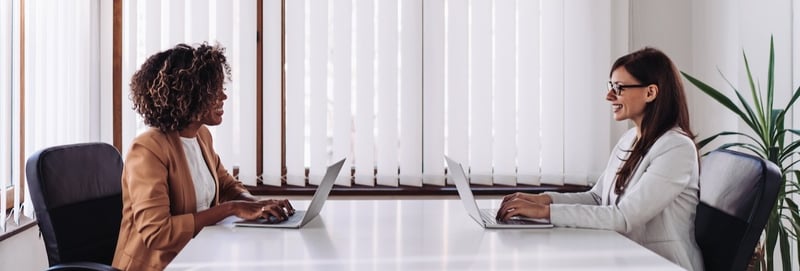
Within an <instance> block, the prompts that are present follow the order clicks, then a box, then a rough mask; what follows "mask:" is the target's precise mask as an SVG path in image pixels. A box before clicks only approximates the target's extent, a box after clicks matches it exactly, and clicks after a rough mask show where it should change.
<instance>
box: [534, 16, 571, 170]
mask: <svg viewBox="0 0 800 271" xmlns="http://www.w3.org/2000/svg"><path fill="white" fill-rule="evenodd" d="M541 5H542V10H547V11H548V12H541V22H542V25H541V37H540V39H541V40H547V41H548V42H543V43H541V46H542V47H541V52H542V54H541V59H540V60H541V62H540V63H541V64H540V66H541V67H547V68H546V69H541V70H540V74H541V82H542V83H541V84H542V92H541V96H540V97H541V99H542V103H541V111H540V112H541V114H543V116H542V117H541V125H542V127H541V135H542V137H541V141H542V142H546V144H542V151H541V157H546V159H542V160H541V170H542V179H541V183H546V184H554V185H561V184H563V183H564V180H563V175H564V119H563V114H561V112H562V111H563V110H564V108H566V107H565V103H564V92H563V89H564V59H563V56H564V24H563V22H564V18H563V17H564V3H563V2H561V1H544V2H542V4H541Z"/></svg>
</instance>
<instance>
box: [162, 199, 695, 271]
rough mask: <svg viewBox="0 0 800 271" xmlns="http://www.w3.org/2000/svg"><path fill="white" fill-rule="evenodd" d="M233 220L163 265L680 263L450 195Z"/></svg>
mask: <svg viewBox="0 0 800 271" xmlns="http://www.w3.org/2000/svg"><path fill="white" fill-rule="evenodd" d="M498 203H499V202H498V201H496V200H479V201H478V204H479V205H480V206H481V207H482V208H491V207H496V206H497V205H498ZM292 204H293V205H294V206H295V208H297V209H305V207H306V206H308V201H303V200H301V201H292ZM235 220H237V219H236V218H235V217H230V218H228V219H226V220H224V221H222V222H220V224H218V225H215V226H210V227H206V228H205V229H203V230H202V231H201V232H200V234H198V235H197V236H196V237H195V238H194V239H192V240H191V241H190V242H189V244H188V245H187V246H186V247H185V248H184V249H183V250H182V251H181V252H180V253H179V254H178V256H177V257H176V258H175V260H173V261H172V263H171V264H170V265H169V266H168V268H167V270H587V269H590V270H682V269H681V268H680V267H679V266H677V265H675V264H673V263H671V262H669V261H668V260H666V259H664V258H663V257H661V256H659V255H657V254H655V253H653V252H651V251H649V250H647V249H646V248H644V247H642V246H641V245H639V244H637V243H635V242H633V241H631V240H629V239H628V238H626V237H625V236H623V235H621V234H619V233H616V232H613V231H604V230H587V229H572V228H559V227H556V228H552V229H491V230H489V229H483V228H482V227H481V226H480V225H479V224H478V223H477V222H475V221H474V220H472V219H471V218H470V217H469V216H468V215H467V212H466V211H465V209H464V207H463V205H462V203H461V202H460V201H458V200H452V199H438V200H363V199H358V200H334V199H332V200H328V201H327V202H326V203H325V207H324V208H323V209H322V212H321V214H320V216H319V217H317V218H316V219H314V220H312V221H311V222H309V223H308V224H306V225H305V226H304V227H303V228H301V229H273V228H246V227H235V226H233V225H232V222H233V221H235Z"/></svg>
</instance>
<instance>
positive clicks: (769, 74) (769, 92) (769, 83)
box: [767, 36, 775, 108]
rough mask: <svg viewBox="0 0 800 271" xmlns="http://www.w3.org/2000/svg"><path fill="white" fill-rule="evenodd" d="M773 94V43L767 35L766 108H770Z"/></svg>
mask: <svg viewBox="0 0 800 271" xmlns="http://www.w3.org/2000/svg"><path fill="white" fill-rule="evenodd" d="M774 94H775V44H774V42H773V37H772V36H770V37H769V66H767V108H772V105H773V104H772V103H773V97H774Z"/></svg>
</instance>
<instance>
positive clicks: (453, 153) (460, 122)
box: [445, 0, 470, 184]
mask: <svg viewBox="0 0 800 271" xmlns="http://www.w3.org/2000/svg"><path fill="white" fill-rule="evenodd" d="M468 11H469V4H468V2H467V1H466V0H459V1H451V2H448V3H447V22H446V24H447V26H446V27H447V29H446V31H447V35H446V37H447V40H446V41H445V44H446V45H445V48H446V49H445V53H446V59H447V60H446V61H447V63H446V64H445V65H446V72H445V73H446V74H447V76H446V80H447V81H446V82H445V85H446V92H447V94H446V96H447V106H446V107H447V113H446V114H447V120H446V123H447V152H446V153H447V155H448V156H449V157H450V158H452V159H455V160H456V161H459V162H460V163H468V162H469V130H468V129H469V116H470V114H469V106H470V105H469V80H467V78H469V21H468V18H469V16H468V14H467V13H468ZM468 165H469V164H464V166H465V168H466V167H467V166H468ZM448 175H450V173H448ZM447 183H448V184H453V179H452V178H447Z"/></svg>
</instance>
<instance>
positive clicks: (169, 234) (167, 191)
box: [112, 126, 246, 270]
mask: <svg viewBox="0 0 800 271" xmlns="http://www.w3.org/2000/svg"><path fill="white" fill-rule="evenodd" d="M197 138H198V142H199V143H200V149H201V150H202V152H203V157H204V158H205V161H206V164H207V165H208V168H209V169H210V170H211V175H212V176H213V177H214V181H215V182H216V187H217V193H216V195H215V198H214V202H213V203H212V206H213V205H217V204H219V203H220V202H222V201H226V200H230V199H235V198H237V197H238V196H239V195H240V194H241V193H243V192H245V191H246V190H245V188H244V186H243V185H242V184H241V182H239V181H237V180H236V179H234V178H233V176H231V175H230V174H228V171H227V170H225V167H223V166H222V162H221V161H220V158H219V156H218V155H217V153H216V152H215V151H214V148H213V142H212V139H211V134H210V133H209V131H208V128H206V127H205V126H202V127H201V128H200V130H199V131H198V135H197ZM196 211H197V206H196V199H195V189H194V183H193V182H192V175H191V173H190V172H189V166H188V164H187V161H186V154H184V152H183V145H182V144H181V141H180V136H179V135H178V133H177V132H170V133H163V132H161V131H160V130H158V129H155V128H151V129H150V130H148V131H146V132H144V133H142V134H141V135H139V136H137V137H136V139H134V140H133V144H132V145H131V148H130V150H129V151H128V154H127V156H126V158H125V167H124V169H123V171H122V222H121V225H120V231H119V239H118V240H117V249H116V252H115V253H114V262H113V264H112V265H113V266H114V267H116V268H119V269H122V270H162V269H164V268H165V267H166V266H167V264H168V263H169V262H170V261H172V259H173V258H175V256H176V255H177V254H178V252H179V251H180V250H181V249H182V248H183V247H184V246H185V245H186V244H187V243H188V242H189V240H191V239H192V237H194V223H195V220H194V213H195V212H196Z"/></svg>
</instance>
